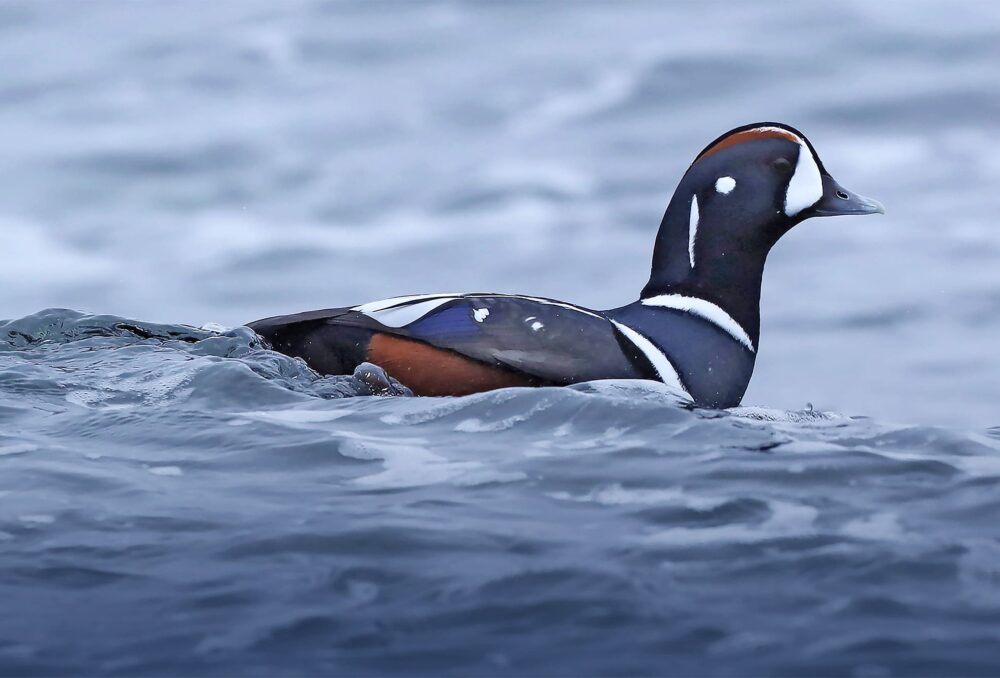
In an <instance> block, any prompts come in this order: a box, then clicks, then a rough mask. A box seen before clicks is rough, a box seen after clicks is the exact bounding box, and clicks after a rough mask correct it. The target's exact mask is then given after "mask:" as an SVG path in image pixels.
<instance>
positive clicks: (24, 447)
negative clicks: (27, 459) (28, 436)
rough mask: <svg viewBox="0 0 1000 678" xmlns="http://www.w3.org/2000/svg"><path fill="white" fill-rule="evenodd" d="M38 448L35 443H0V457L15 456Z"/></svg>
mask: <svg viewBox="0 0 1000 678" xmlns="http://www.w3.org/2000/svg"><path fill="white" fill-rule="evenodd" d="M37 449H38V445H35V444H34V443H13V444H10V445H0V457H13V456H15V455H18V454H27V453H28V452H34V451H35V450H37Z"/></svg>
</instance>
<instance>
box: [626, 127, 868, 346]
mask: <svg viewBox="0 0 1000 678" xmlns="http://www.w3.org/2000/svg"><path fill="white" fill-rule="evenodd" d="M883 212H884V210H883V207H882V205H881V204H879V203H878V202H877V201H875V200H872V199H870V198H865V197H863V196H861V195H858V194H857V193H854V192H852V191H850V190H848V189H846V188H844V187H843V186H841V185H840V184H839V183H838V182H837V181H836V180H835V179H834V178H833V177H832V176H831V175H830V173H829V172H827V171H826V168H825V167H824V166H823V162H822V161H821V160H820V158H819V154H818V153H817V152H816V149H815V148H814V147H813V145H812V144H811V143H810V142H809V140H808V139H806V137H805V135H803V134H802V133H801V132H799V131H798V130H796V129H794V128H793V127H789V126H788V125H783V124H780V123H774V122H762V123H755V124H752V125H744V126H743V127H738V128H736V129H734V130H731V131H729V132H727V133H726V134H723V135H722V136H720V137H719V138H718V139H716V140H715V141H713V142H712V143H710V144H709V145H708V146H706V147H705V149H704V150H703V151H702V152H701V153H699V154H698V156H697V157H696V158H695V160H694V162H693V163H691V166H690V167H689V168H688V170H687V172H685V174H684V177H683V178H682V179H681V181H680V183H679V184H678V186H677V190H676V191H675V192H674V196H673V198H672V199H671V201H670V204H669V205H668V206H667V211H666V214H665V215H664V217H663V221H662V223H661V224H660V230H659V233H658V235H657V242H656V246H655V248H654V251H653V270H652V275H651V276H650V280H649V282H648V283H647V285H646V287H645V289H644V290H643V293H642V298H644V299H645V298H648V297H652V296H655V295H659V294H671V293H676V294H684V295H690V296H696V297H700V298H702V299H706V300H708V301H711V302H713V303H715V304H718V305H720V306H721V307H723V308H724V309H726V311H727V312H729V314H730V315H732V316H733V317H735V318H737V319H738V320H739V321H740V322H741V324H744V326H746V327H747V329H748V331H750V332H751V333H752V334H753V335H756V334H757V333H758V332H759V317H758V316H759V308H758V307H759V302H760V284H761V276H762V274H763V268H764V262H765V260H766V258H767V254H768V252H769V251H770V249H771V248H772V247H773V246H774V244H775V243H776V242H777V241H778V239H779V238H781V236H782V235H784V234H785V233H787V232H788V231H789V230H790V229H791V228H792V227H793V226H795V225H796V224H798V223H800V222H802V221H805V220H806V219H809V218H812V217H821V216H823V217H825V216H837V215H862V214H875V213H883Z"/></svg>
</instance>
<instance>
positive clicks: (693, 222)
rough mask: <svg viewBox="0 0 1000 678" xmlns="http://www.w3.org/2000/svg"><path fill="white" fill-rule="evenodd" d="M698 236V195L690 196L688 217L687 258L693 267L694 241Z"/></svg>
mask: <svg viewBox="0 0 1000 678" xmlns="http://www.w3.org/2000/svg"><path fill="white" fill-rule="evenodd" d="M697 237H698V196H697V195H692V196H691V216H690V217H689V218H688V259H689V260H690V261H691V268H694V241H695V239H696V238H697Z"/></svg>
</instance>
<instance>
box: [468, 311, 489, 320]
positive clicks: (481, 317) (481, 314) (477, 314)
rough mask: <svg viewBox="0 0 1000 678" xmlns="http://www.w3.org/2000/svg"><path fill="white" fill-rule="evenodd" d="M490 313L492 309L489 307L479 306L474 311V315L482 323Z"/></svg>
mask: <svg viewBox="0 0 1000 678" xmlns="http://www.w3.org/2000/svg"><path fill="white" fill-rule="evenodd" d="M489 314H490V309H488V308H477V309H475V310H474V311H473V312H472V317H473V318H475V319H476V322H477V323H481V322H483V321H484V320H486V318H487V317H488V316H489Z"/></svg>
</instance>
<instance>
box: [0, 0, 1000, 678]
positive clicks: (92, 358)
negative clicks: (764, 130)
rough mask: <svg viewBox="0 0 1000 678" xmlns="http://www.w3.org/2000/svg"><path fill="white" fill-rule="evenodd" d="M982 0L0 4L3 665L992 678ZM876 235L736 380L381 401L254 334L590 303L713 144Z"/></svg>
mask: <svg viewBox="0 0 1000 678" xmlns="http://www.w3.org/2000/svg"><path fill="white" fill-rule="evenodd" d="M998 62H1000V5H997V6H994V5H993V4H989V3H968V4H962V3H952V4H942V3H936V2H906V3H903V2H896V3H894V2H888V3H866V2H847V3H841V4H839V5H837V6H831V5H829V4H828V3H800V4H797V5H795V6H794V7H790V6H789V5H788V4H787V3H778V2H771V3H757V4H754V5H753V6H749V5H748V6H746V7H743V6H733V5H731V4H727V3H714V2H706V3H659V2H641V1H636V2H629V3H610V2H609V3H576V4H573V5H567V4H565V3H559V2H554V1H543V0H539V1H538V2H523V3H504V4H499V3H473V2H426V3H424V2H421V3H417V2H413V3H403V2H397V3H389V2H386V3H364V4H361V3H358V4H352V3H336V2H334V3H325V2H323V3H321V2H304V1H303V2H283V3H279V4H276V3H266V2H259V3H255V2H240V3H236V2H228V3H193V2H191V3H185V2H178V3H155V4H154V3H120V2H106V3H105V2H96V1H94V2H87V3H77V2H68V1H67V2H46V3H33V2H6V3H3V4H0V149H2V152H0V233H2V234H3V247H2V248H0V290H2V295H0V317H3V318H8V319H9V320H5V321H0V610H2V611H3V614H0V675H53V674H60V675H61V674H73V675H80V674H85V675H91V674H100V675H138V674H141V675H178V674H189V675H190V674H198V675H234V674H239V675H275V674H276V673H277V674H281V675H316V674H341V675H397V674H401V675H413V674H418V675H518V676H521V675H581V674H585V675H611V674H613V675H623V674H626V675H692V674H698V675H719V676H725V675H745V674H758V675H776V676H777V675H802V674H809V675H856V676H898V675H902V676H909V675H927V676H931V675H934V676H939V675H940V676H943V675H956V674H961V675H996V674H997V673H998V672H1000V635H998V632H997V628H998V626H997V622H998V621H1000V567H998V565H997V563H998V562H1000V560H998V559H1000V532H998V529H997V524H998V523H1000V501H998V499H997V497H998V496H1000V493H998V484H1000V433H998V428H997V427H998V426H1000V415H998V414H997V402H998V398H1000V352H998V351H997V349H996V347H997V340H998V337H1000V228H998V227H997V214H998V212H1000V193H998V191H997V190H996V187H997V186H998V185H1000V160H998V157H1000V155H998V151H1000V149H998V146H997V139H998V138H1000V84H998V81H997V77H996V65H997V63H998ZM756 120H779V121H783V122H787V123H789V124H792V125H794V126H796V127H798V128H799V129H801V130H802V131H804V132H805V133H806V134H807V135H808V136H809V137H810V139H811V140H812V142H813V143H814V145H815V146H816V147H817V149H818V151H819V153H820V155H821V157H822V158H823V160H824V162H825V164H826V166H827V168H828V169H829V170H830V171H831V173H832V174H833V175H834V176H835V177H836V178H837V179H838V180H839V181H840V182H841V183H842V184H843V185H845V186H847V187H849V188H851V189H853V190H856V191H858V192H860V193H863V194H865V195H870V196H873V197H876V198H878V199H880V200H881V201H882V202H884V203H885V204H886V207H887V212H888V213H887V215H886V216H885V217H883V218H874V217H869V218H864V219H847V218H840V219H826V220H814V221H811V222H806V223H805V224H802V225H801V226H799V227H798V228H796V229H795V230H794V231H793V232H792V233H790V234H789V235H788V236H787V237H786V238H785V239H784V240H783V241H782V242H781V243H780V244H779V246H778V247H777V248H776V249H775V250H774V252H773V253H772V255H771V257H770V260H769V262H768V269H767V272H766V276H765V289H764V298H763V304H762V339H761V347H760V357H759V360H758V363H757V369H756V373H755V376H754V379H753V382H752V383H751V387H750V390H749V392H748V394H747V397H746V399H745V401H744V407H742V408H738V409H735V410H731V411H724V412H718V411H706V410H690V409H686V408H684V407H682V406H680V405H679V404H678V403H677V402H676V400H675V398H674V397H673V394H672V393H670V392H669V391H668V390H667V389H665V388H664V387H661V386H658V385H656V384H653V383H643V382H602V383H593V384H585V385H580V386H577V387H573V388H565V389H536V390H532V389H527V390H525V389H509V390H503V391H497V392H493V393H487V394H480V395H476V396H470V397H466V398H441V399H434V398H426V399H425V398H406V397H378V396H372V395H370V394H368V392H367V390H366V388H365V386H364V385H363V384H361V383H360V382H359V381H358V380H356V379H354V378H353V377H326V378H323V377H320V376H318V375H317V374H315V373H313V372H311V371H310V370H309V369H308V368H306V367H305V366H304V365H303V364H302V363H301V362H298V361H295V360H292V359H289V358H287V357H285V356H282V355H279V354H276V353H274V352H272V351H269V350H267V348H266V347H265V346H262V345H261V344H260V342H259V341H258V340H257V338H256V337H255V336H254V335H253V333H252V332H250V331H249V330H247V329H246V328H244V327H241V325H242V323H245V322H247V321H250V320H253V319H256V318H260V317H264V316H268V315H273V314H277V313H284V312H294V311H300V310H307V309H311V308H321V307H329V306H337V305H347V304H354V303H359V302H363V301H367V300H371V299H377V298H381V297H385V296H391V295H396V294H407V293H419V292H433V291H450V290H470V291H481V290H495V291H498V292H522V293H528V294H533V295H539V296H551V297H556V298H562V299H566V300H568V301H573V302H576V303H580V304H584V305H588V306H594V307H608V306H613V305H618V304H621V303H624V302H626V301H630V300H632V299H634V298H635V297H636V296H637V293H638V290H639V289H640V287H641V286H642V284H643V283H644V282H645V279H646V276H647V275H648V265H649V258H650V254H651V245H652V239H653V236H654V234H655V229H656V227H657V225H658V223H659V219H660V216H661V215H662V211H663V209H664V207H665V205H666V202H667V200H668V199H669V197H670V194H671V191H672V190H673V187H674V185H675V183H676V181H677V180H678V179H679V177H680V175H681V174H682V173H683V171H684V169H685V168H686V166H687V164H688V163H689V162H690V160H691V159H692V157H693V156H694V154H695V153H697V152H698V151H699V150H700V149H701V148H702V146H704V144H705V143H707V142H708V141H710V140H711V139H713V138H714V137H716V136H717V135H718V134H720V133H722V132H723V131H725V130H727V129H729V128H731V127H734V126H736V125H739V124H743V123H746V122H752V121H756Z"/></svg>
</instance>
